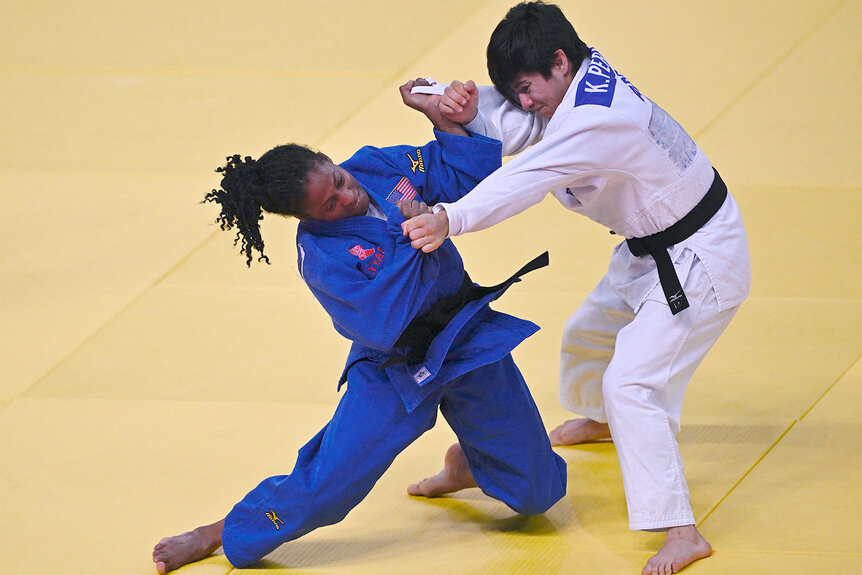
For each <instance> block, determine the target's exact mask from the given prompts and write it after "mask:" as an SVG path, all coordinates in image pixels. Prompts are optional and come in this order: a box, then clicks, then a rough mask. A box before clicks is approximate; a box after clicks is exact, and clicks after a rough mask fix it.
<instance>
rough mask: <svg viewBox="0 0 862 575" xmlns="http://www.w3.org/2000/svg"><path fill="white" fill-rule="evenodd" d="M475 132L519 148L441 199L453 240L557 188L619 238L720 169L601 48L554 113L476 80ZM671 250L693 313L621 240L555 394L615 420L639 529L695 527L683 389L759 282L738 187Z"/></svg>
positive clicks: (699, 194)
mask: <svg viewBox="0 0 862 575" xmlns="http://www.w3.org/2000/svg"><path fill="white" fill-rule="evenodd" d="M466 127H467V129H468V130H470V131H473V132H477V133H481V134H484V135H487V136H490V137H492V138H496V139H499V140H501V141H502V142H503V153H504V154H505V155H508V154H516V153H519V152H522V151H523V153H520V154H519V155H518V156H517V157H515V158H513V159H512V160H511V161H510V162H508V163H507V164H505V165H504V166H503V167H502V168H500V169H498V170H497V171H496V172H494V173H493V174H492V175H491V176H489V177H488V178H486V179H485V180H484V181H483V182H482V183H481V184H479V186H477V187H476V188H475V189H474V190H473V191H472V192H471V193H470V194H468V195H466V196H465V197H464V198H462V199H460V200H459V201H457V202H455V203H451V204H438V205H437V206H435V211H439V210H441V209H445V210H446V212H447V215H448V218H449V235H450V236H455V235H459V234H463V233H467V232H472V231H477V230H481V229H484V228H487V227H490V226H492V225H494V224H496V223H498V222H500V221H502V220H504V219H506V218H509V217H511V216H513V215H515V214H517V213H520V212H522V211H524V210H525V209H527V208H528V207H530V206H532V205H533V204H536V203H538V202H539V201H541V200H542V199H543V198H544V197H545V195H547V194H548V193H551V194H553V195H554V197H556V198H557V200H559V201H560V203H562V204H563V206H565V207H566V208H568V209H570V210H572V211H574V212H578V213H581V214H583V215H585V216H587V217H588V218H590V219H592V220H594V221H596V222H598V223H600V224H602V225H604V226H606V227H607V228H609V229H611V230H613V231H614V232H616V233H617V234H619V235H620V236H623V237H628V238H631V237H643V236H647V235H650V234H654V233H656V232H659V231H662V230H665V229H667V228H668V227H670V226H671V225H672V224H674V223H676V222H677V221H679V220H680V218H682V217H683V216H685V215H686V214H687V213H688V212H689V211H691V209H692V208H693V207H694V206H695V205H696V204H697V203H698V202H699V201H700V200H701V199H702V198H703V196H704V194H705V193H706V191H707V189H709V187H710V185H711V183H712V181H713V177H714V172H713V169H712V166H711V164H710V162H709V160H708V159H707V157H706V156H705V155H704V153H703V152H702V151H701V150H700V148H698V146H697V145H696V144H695V143H694V141H693V140H692V139H691V138H690V137H689V136H688V134H686V132H685V131H684V130H683V129H682V127H681V126H680V125H679V124H678V123H677V122H676V121H675V120H674V119H673V118H671V117H670V116H669V115H668V114H667V113H666V112H665V111H664V110H662V109H661V108H660V107H658V106H657V105H656V104H654V103H653V102H652V101H650V100H649V99H647V98H646V97H644V96H643V95H642V94H640V92H639V91H638V90H637V89H636V88H635V87H634V86H632V85H631V84H630V83H629V82H628V81H627V80H626V79H625V77H623V76H622V75H620V74H619V73H618V72H616V71H614V70H613V68H612V67H611V66H610V65H609V64H608V63H607V62H606V61H605V60H604V58H603V57H602V56H601V55H600V54H599V53H598V52H597V51H595V50H593V54H592V59H591V60H590V61H585V62H584V63H583V64H582V65H581V66H580V69H579V70H578V71H577V74H576V75H575V77H574V80H573V82H572V84H571V86H570V87H569V89H568V91H567V93H566V95H565V97H564V99H563V101H562V102H561V104H560V106H559V107H558V108H557V110H556V112H555V113H554V115H553V117H552V118H551V119H550V121H546V120H544V119H543V118H541V117H540V116H538V115H537V114H534V113H529V112H524V111H523V110H521V109H520V108H518V107H516V106H514V105H512V104H511V103H509V102H508V101H507V100H506V99H505V98H504V97H503V96H501V95H500V94H499V93H498V92H497V91H496V90H494V89H493V88H488V87H481V88H480V97H479V115H478V116H477V118H476V119H475V120H474V121H473V122H471V123H470V124H469V125H467V126H466ZM531 146H532V147H531ZM527 148H529V149H527ZM524 150H526V151H524ZM669 252H670V257H671V260H672V261H673V262H674V267H675V269H676V272H677V276H678V277H679V280H680V283H681V284H682V286H683V289H684V290H685V293H686V295H687V297H688V299H689V302H690V305H691V307H690V308H689V309H686V310H684V311H683V312H682V313H680V314H678V315H675V316H674V315H672V314H671V312H670V309H669V307H668V304H667V301H666V299H665V297H664V294H663V292H662V290H661V288H660V287H659V286H658V283H659V280H658V272H657V270H656V265H655V261H654V260H653V259H652V257H650V256H644V257H634V256H633V255H632V254H631V252H630V251H629V249H628V246H627V245H626V243H625V242H622V243H621V244H619V245H618V246H616V248H615V249H614V252H613V255H612V257H611V261H610V265H609V269H608V273H607V275H605V277H604V278H603V279H602V281H601V282H600V283H599V285H598V286H597V287H596V288H595V289H594V290H593V292H592V293H591V294H590V295H589V296H588V297H587V299H586V301H585V302H584V304H583V305H582V306H581V308H579V309H578V310H577V311H576V312H575V313H574V314H573V315H572V317H571V318H570V319H569V321H568V323H567V325H566V330H565V333H564V336H563V343H562V354H561V362H560V402H561V403H562V405H563V406H564V407H566V408H567V409H570V410H571V411H574V412H576V413H579V414H581V415H583V416H585V417H589V418H590V419H594V420H597V421H601V422H604V421H607V422H608V424H609V425H610V429H611V434H612V435H613V438H614V443H615V444H616V447H617V452H618V454H619V458H620V466H621V468H622V476H623V483H624V486H625V491H626V499H627V502H628V510H629V524H630V527H631V528H632V529H658V528H666V527H672V526H678V525H688V524H693V523H694V516H693V514H692V511H691V505H690V503H689V494H688V487H687V485H686V482H685V478H684V476H683V472H682V462H681V460H680V456H679V448H678V444H677V441H676V434H677V433H678V432H679V421H680V412H681V409H682V398H683V394H684V392H685V388H686V386H687V384H688V382H689V380H690V378H691V375H692V374H693V372H694V370H695V369H696V368H697V366H698V365H699V364H700V362H701V361H702V359H703V357H704V356H705V355H706V353H707V351H708V350H709V349H710V347H711V346H712V345H713V344H714V343H715V341H716V340H717V338H718V336H719V335H720V334H721V333H722V331H723V330H724V329H725V328H726V327H727V325H728V323H729V322H730V320H731V318H732V317H733V315H734V313H735V312H736V309H737V307H738V306H739V304H741V303H742V301H743V300H744V299H745V298H746V296H747V295H748V291H749V284H750V278H751V272H750V260H749V255H748V240H747V237H746V234H745V228H744V226H743V223H742V217H741V215H740V213H739V209H738V207H737V205H736V202H735V201H734V199H733V197H732V196H730V195H729V194H728V197H727V199H726V200H725V202H724V204H723V205H722V207H721V209H720V210H719V212H718V213H717V214H715V215H714V216H713V217H712V219H711V220H710V221H709V222H708V223H707V224H706V225H705V226H704V227H703V228H701V229H700V230H699V231H697V232H696V233H695V234H694V235H692V236H691V237H689V238H688V239H686V240H685V241H683V242H681V243H679V244H677V245H675V246H673V247H672V248H670V250H669Z"/></svg>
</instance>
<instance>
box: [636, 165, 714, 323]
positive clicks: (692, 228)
mask: <svg viewBox="0 0 862 575" xmlns="http://www.w3.org/2000/svg"><path fill="white" fill-rule="evenodd" d="M712 171H713V172H714V173H715V178H714V179H713V180H712V185H711V186H710V187H709V190H707V192H706V195H705V196H703V199H701V200H700V202H698V204H697V205H696V206H695V207H694V208H692V210H691V211H690V212H689V213H687V214H686V215H685V216H683V217H682V219H680V220H679V221H678V222H677V223H675V224H673V225H672V226H671V227H669V228H668V229H666V230H664V231H661V232H658V233H655V234H651V235H649V236H644V237H642V238H629V239H627V240H626V244H628V246H629V251H631V253H632V255H633V256H636V257H641V256H645V255H647V254H649V255H651V256H652V257H653V259H654V260H655V265H656V268H657V269H658V278H659V281H660V282H661V287H662V290H663V291H664V297H665V299H667V303H668V305H669V306H670V311H671V313H672V314H673V315H676V314H678V313H679V312H681V311H682V310H684V309H686V308H687V307H688V298H686V297H685V292H684V291H682V285H680V283H679V277H677V275H676V270H675V269H674V267H673V262H672V261H671V260H670V254H669V253H668V251H667V250H668V248H670V247H671V246H673V245H676V244H678V243H680V242H681V241H683V240H685V239H687V238H689V237H691V236H692V235H694V233H695V232H696V231H697V230H699V229H700V228H702V227H703V226H704V225H706V223H707V222H708V221H709V220H710V219H712V216H714V215H715V214H716V213H717V212H718V210H719V209H721V206H722V204H724V200H725V198H727V186H726V185H725V184H724V182H723V181H722V179H721V176H719V175H718V171H717V170H716V169H715V168H713V170H712Z"/></svg>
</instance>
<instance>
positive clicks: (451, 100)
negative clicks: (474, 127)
mask: <svg viewBox="0 0 862 575" xmlns="http://www.w3.org/2000/svg"><path fill="white" fill-rule="evenodd" d="M440 111H441V112H443V115H444V116H446V117H447V118H448V119H450V120H452V121H453V122H455V123H457V124H462V125H463V124H469V123H470V122H472V121H473V119H474V118H475V117H476V114H478V113H479V89H478V88H477V87H476V84H475V83H474V82H473V80H468V81H467V83H466V84H462V83H461V82H459V81H457V80H455V81H454V82H452V83H451V84H449V85H448V86H446V89H445V90H443V96H442V97H441V98H440Z"/></svg>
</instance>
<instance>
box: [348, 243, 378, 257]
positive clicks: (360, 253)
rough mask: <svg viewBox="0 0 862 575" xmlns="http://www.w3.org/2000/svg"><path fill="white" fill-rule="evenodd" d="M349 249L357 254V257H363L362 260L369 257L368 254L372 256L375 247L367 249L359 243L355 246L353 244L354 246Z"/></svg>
mask: <svg viewBox="0 0 862 575" xmlns="http://www.w3.org/2000/svg"><path fill="white" fill-rule="evenodd" d="M348 251H349V252H350V253H351V254H353V255H355V256H356V257H358V258H359V259H361V260H364V259H365V258H367V257H368V256H370V255H371V254H373V253H374V249H373V248H372V249H368V250H365V249H362V246H361V245H359V244H356V245H355V246H353V247H352V248H350V249H349V250H348Z"/></svg>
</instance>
